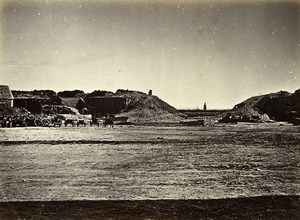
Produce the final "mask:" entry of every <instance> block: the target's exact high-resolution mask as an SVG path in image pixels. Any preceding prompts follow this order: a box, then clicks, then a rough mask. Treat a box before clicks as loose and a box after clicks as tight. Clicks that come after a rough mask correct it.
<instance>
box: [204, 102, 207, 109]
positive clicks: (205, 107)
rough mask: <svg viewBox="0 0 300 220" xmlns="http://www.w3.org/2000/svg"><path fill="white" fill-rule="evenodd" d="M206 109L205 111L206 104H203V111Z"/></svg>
mask: <svg viewBox="0 0 300 220" xmlns="http://www.w3.org/2000/svg"><path fill="white" fill-rule="evenodd" d="M206 109H207V106H206V102H204V105H203V110H204V111H206Z"/></svg>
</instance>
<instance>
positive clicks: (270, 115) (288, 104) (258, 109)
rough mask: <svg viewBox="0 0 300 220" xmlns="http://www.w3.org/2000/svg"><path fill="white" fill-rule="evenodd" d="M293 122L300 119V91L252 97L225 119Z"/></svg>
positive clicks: (231, 111) (229, 113) (236, 107)
mask: <svg viewBox="0 0 300 220" xmlns="http://www.w3.org/2000/svg"><path fill="white" fill-rule="evenodd" d="M229 117H233V118H235V119H236V120H242V121H243V119H244V120H246V121H249V120H250V121H251V120H256V121H269V120H270V119H272V120H276V121H288V122H292V121H293V120H295V119H296V118H298V117H300V89H299V90H296V91H295V93H289V92H286V91H280V92H277V93H270V94H266V95H260V96H254V97H251V98H249V99H247V100H245V101H243V102H241V103H239V104H237V105H235V106H234V108H233V109H232V110H230V111H229V112H228V113H227V114H226V116H225V117H224V118H223V119H225V120H226V119H229Z"/></svg>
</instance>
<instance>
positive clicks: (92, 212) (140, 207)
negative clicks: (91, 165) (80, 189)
mask: <svg viewBox="0 0 300 220" xmlns="http://www.w3.org/2000/svg"><path fill="white" fill-rule="evenodd" d="M0 219H300V196H261V197H250V198H233V199H212V200H141V201H137V200H135V201H107V200H101V201H51V202H1V203H0Z"/></svg>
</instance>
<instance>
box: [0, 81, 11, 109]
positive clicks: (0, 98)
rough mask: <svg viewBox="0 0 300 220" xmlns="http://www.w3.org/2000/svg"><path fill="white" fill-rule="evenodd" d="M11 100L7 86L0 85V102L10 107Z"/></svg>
mask: <svg viewBox="0 0 300 220" xmlns="http://www.w3.org/2000/svg"><path fill="white" fill-rule="evenodd" d="M13 101H14V97H13V95H12V93H11V91H10V89H9V87H8V86H6V85H0V104H1V105H7V106H10V107H12V106H13Z"/></svg>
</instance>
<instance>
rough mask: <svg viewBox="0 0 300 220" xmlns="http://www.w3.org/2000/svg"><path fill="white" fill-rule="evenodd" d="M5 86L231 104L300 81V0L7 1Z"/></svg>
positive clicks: (0, 74) (0, 25)
mask: <svg viewBox="0 0 300 220" xmlns="http://www.w3.org/2000/svg"><path fill="white" fill-rule="evenodd" d="M0 6H1V20H0V29H1V35H0V40H1V50H0V52H1V68H0V84H5V85H9V86H10V88H11V89H14V90H34V89H52V90H54V91H56V92H58V91H63V90H73V89H81V90H83V91H85V92H92V91H94V90H109V91H113V92H114V91H116V90H117V89H129V90H138V91H142V92H148V90H149V89H152V90H153V94H154V95H157V96H158V97H160V98H161V99H163V100H164V101H166V102H168V103H169V104H170V105H172V106H174V107H176V108H197V107H198V108H202V107H203V103H204V102H206V103H207V108H208V109H225V108H232V107H233V106H234V105H235V104H237V103H240V102H242V101H243V100H245V99H247V98H249V97H251V96H255V95H260V94H266V93H271V92H277V91H280V90H285V91H289V92H294V91H295V90H296V89H299V88H300V68H299V65H300V62H299V61H300V56H299V50H300V14H299V13H300V3H299V2H298V1H269V2H267V1H258V0H257V1H243V2H241V1H228V0H227V1H209V0H205V1H204V0H203V1H200V0H198V1H196V0H195V1H192V0H189V1H176V0H166V1H143V0H141V1H137V0H136V1H121V0H120V1H118V0H115V1H104V0H102V1H97V0H94V1H91V0H90V1H88V0H84V1H83V0H82V1H79V0H77V1H76V0H75V1H67V0H64V1H63V0H61V1H60V0H55V1H51V0H48V1H46V0H35V1H31V0H27V1H26V0H23V1H22V0H19V1H14V0H10V1H4V0H2V1H1V5H0Z"/></svg>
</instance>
